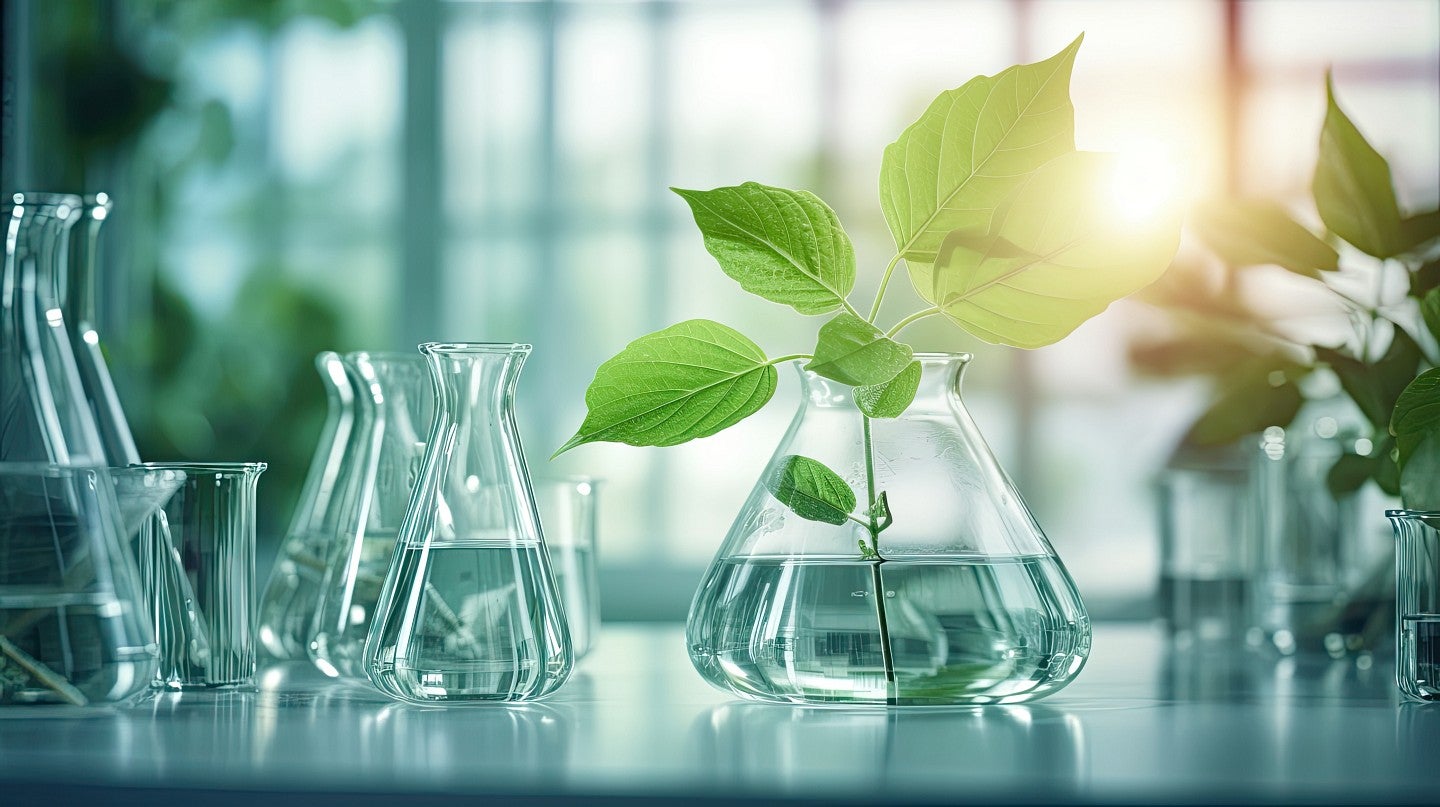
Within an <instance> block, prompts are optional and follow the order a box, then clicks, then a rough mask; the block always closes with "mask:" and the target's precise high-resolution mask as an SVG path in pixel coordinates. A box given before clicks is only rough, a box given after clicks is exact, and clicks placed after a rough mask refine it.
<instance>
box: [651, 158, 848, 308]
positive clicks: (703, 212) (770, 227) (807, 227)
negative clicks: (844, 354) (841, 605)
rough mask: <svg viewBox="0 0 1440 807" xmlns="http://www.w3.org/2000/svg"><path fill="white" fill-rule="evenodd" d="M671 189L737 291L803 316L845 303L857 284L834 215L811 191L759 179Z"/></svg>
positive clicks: (843, 236) (843, 231)
mask: <svg viewBox="0 0 1440 807" xmlns="http://www.w3.org/2000/svg"><path fill="white" fill-rule="evenodd" d="M671 190H673V191H675V193H677V194H679V195H680V197H681V198H682V199H684V200H685V201H686V203H687V204H689V205H690V212H691V213H693V214H694V215H695V224H696V226H698V227H699V228H700V232H701V233H702V234H703V235H704V237H705V249H706V250H707V251H709V253H710V254H711V255H713V256H715V260H716V261H718V262H719V263H720V268H721V269H723V270H725V274H727V275H729V276H730V277H732V278H734V279H735V280H737V281H739V283H740V287H741V288H743V289H745V290H746V291H748V292H750V293H751V294H755V295H758V296H760V297H764V298H765V299H767V300H770V301H771V302H776V303H781V304H782V305H788V306H791V307H793V308H794V309H795V310H796V311H799V312H800V313H801V314H824V313H827V312H829V311H834V310H835V309H837V308H840V307H841V306H843V305H844V304H845V297H846V295H848V294H850V289H851V288H852V287H854V285H855V250H854V248H853V247H852V246H851V245H850V237H849V236H847V235H846V234H845V230H843V229H842V228H841V227H840V220H839V219H838V218H836V216H835V212H834V211H833V210H831V209H830V208H829V207H827V206H826V205H825V203H824V202H822V201H820V199H819V198H818V197H816V196H815V195H814V194H813V193H808V192H806V191H792V190H786V189H784V188H772V187H769V186H768V185H761V184H759V183H757V182H746V183H745V184H743V185H738V186H735V187H726V188H716V189H714V190H709V191H692V190H683V189H681V188H671Z"/></svg>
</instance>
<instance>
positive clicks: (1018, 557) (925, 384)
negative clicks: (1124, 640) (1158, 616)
mask: <svg viewBox="0 0 1440 807" xmlns="http://www.w3.org/2000/svg"><path fill="white" fill-rule="evenodd" d="M917 359H919V361H920V363H921V367H922V370H921V378H920V382H919V388H918V390H917V392H916V395H915V399H914V401H913V402H912V403H911V404H910V406H909V407H908V408H907V409H906V410H905V411H904V412H903V413H902V414H901V415H900V416H899V417H897V418H891V419H873V420H872V419H868V418H865V417H863V416H862V415H861V413H860V411H859V410H858V409H857V408H856V406H855V404H854V401H853V398H852V389H851V388H850V387H848V386H845V385H842V384H837V383H835V382H833V381H830V380H828V379H825V378H822V377H820V376H818V375H815V374H813V373H810V372H807V371H805V370H804V369H803V368H800V367H799V364H798V363H797V364H796V367H797V369H799V371H800V377H801V383H802V387H803V390H802V401H801V404H800V407H799V411H798V412H797V414H796V416H795V419H794V420H793V421H792V422H791V424H790V428H789V430H788V431H787V432H786V434H785V436H784V437H783V438H782V439H781V441H780V445H779V447H778V448H777V449H776V452H775V455H774V457H773V458H772V459H771V461H770V464H769V465H768V466H767V468H766V470H765V471H764V473H763V475H762V477H761V479H760V481H759V482H758V483H757V484H756V486H755V489H754V491H753V492H752V493H751V495H750V497H749V499H748V500H747V501H746V502H745V504H744V506H743V508H742V509H741V511H740V513H739V515H738V516H737V517H736V519H735V522H734V524H733V525H732V526H731V528H730V531H729V534H728V535H727V536H726V538H725V541H724V543H723V544H722V545H721V547H720V550H719V552H718V553H717V555H716V557H715V560H714V561H713V562H712V563H711V565H710V568H709V569H708V570H707V572H706V574H705V577H704V580H703V581H702V583H701V585H700V588H699V590H698V591H697V592H696V594H695V599H694V602H693V603H692V604H691V607H690V617H689V621H688V624H687V626H686V639H687V644H688V647H689V652H690V659H691V662H692V663H693V664H694V665H695V668H696V669H697V670H698V671H699V672H700V675H701V677H703V678H704V679H705V680H707V681H708V682H710V683H711V684H713V685H715V686H716V687H718V688H720V689H723V690H725V691H728V692H731V693H733V694H736V695H740V696H742V697H746V698H751V699H755V700H765V701H781V702H790V703H811V704H878V705H963V704H982V703H1017V702H1021V701H1028V700H1033V699H1035V698H1038V697H1041V696H1043V695H1046V694H1048V693H1051V692H1054V691H1056V690H1058V689H1060V688H1061V687H1063V686H1064V685H1065V684H1067V683H1069V682H1070V681H1071V680H1072V679H1073V678H1074V677H1075V675H1076V674H1078V673H1079V671H1080V669H1081V667H1082V666H1083V665H1084V663H1085V659H1086V658H1087V656H1088V655H1089V652H1090V620H1089V618H1088V617H1087V615H1086V613H1085V609H1084V607H1083V605H1082V604H1081V602H1080V598H1079V596H1078V595H1077V593H1076V591H1075V587H1074V584H1073V582H1072V581H1071V579H1070V576H1069V574H1068V573H1067V572H1066V571H1065V568H1064V566H1063V565H1062V564H1061V563H1060V559H1059V557H1058V556H1056V554H1055V551H1054V550H1053V549H1052V548H1051V546H1050V543H1049V541H1048V540H1046V538H1045V535H1044V533H1042V532H1041V530H1040V527H1039V526H1038V525H1037V524H1036V522H1035V519H1034V518H1033V516H1031V514H1030V511H1029V510H1028V509H1027V508H1026V506H1025V504H1024V502H1023V501H1022V500H1021V498H1020V495H1019V493H1018V492H1017V491H1016V490H1015V487H1014V485H1013V484H1012V483H1011V481H1010V480H1009V478H1008V477H1007V476H1006V475H1005V473H1004V471H1002V470H1001V468H1000V466H999V465H998V464H997V463H996V461H995V458H994V456H993V455H992V454H991V453H990V449H989V448H988V447H987V446H986V444H985V441H984V439H983V438H982V437H981V436H980V432H979V430H978V429H977V428H976V426H975V423H974V421H972V420H971V418H970V415H969V413H968V412H967V411H966V409H965V406H964V403H963V402H962V400H961V397H960V381H961V376H962V374H963V372H964V370H965V367H966V366H967V365H968V362H969V360H970V357H969V355H966V354H926V355H921V356H917ZM867 445H869V446H871V447H873V455H872V456H873V466H872V465H867V463H866V462H865V447H866V446H867ZM790 455H800V456H803V457H808V458H810V459H813V460H816V461H819V462H821V463H823V464H824V465H825V466H826V467H827V468H830V469H832V470H833V471H834V472H835V473H836V474H838V475H839V476H840V477H842V478H843V479H844V481H845V482H846V483H847V484H848V485H849V486H850V488H851V489H852V490H853V491H854V492H855V495H856V500H857V502H858V508H859V509H861V510H862V511H863V510H870V509H872V508H871V502H875V503H876V504H875V507H878V508H879V509H876V510H874V512H876V513H881V512H882V511H883V510H885V509H886V505H885V504H882V502H883V503H888V513H889V515H888V516H885V517H884V518H877V520H876V523H880V522H883V521H884V520H886V519H893V522H892V523H890V525H889V526H888V527H887V528H885V529H884V530H883V531H881V532H880V536H879V539H878V549H879V557H878V558H872V557H869V553H868V552H865V551H862V549H861V547H860V545H859V544H860V543H861V541H862V540H868V539H869V537H870V533H869V529H868V527H867V526H866V525H864V524H861V523H859V522H857V521H855V520H845V521H844V522H843V523H841V524H838V525H836V524H832V523H827V522H823V521H812V520H807V519H804V518H801V517H800V516H799V515H798V514H797V513H796V512H794V511H793V510H791V509H790V508H789V507H787V506H786V505H785V504H782V503H781V502H780V501H779V500H778V499H776V498H775V496H774V495H772V493H771V484H773V483H774V481H775V480H776V479H777V478H779V477H778V476H777V475H778V474H779V473H780V469H781V468H782V467H783V465H784V464H785V463H786V462H787V459H786V458H787V457H789V456H790ZM872 467H873V472H872V471H871V470H870V469H871V468H872ZM872 474H873V480H874V481H873V484H871V483H870V482H869V481H868V480H869V479H870V478H872ZM882 493H883V498H881V494H882Z"/></svg>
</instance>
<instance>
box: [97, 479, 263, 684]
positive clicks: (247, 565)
mask: <svg viewBox="0 0 1440 807" xmlns="http://www.w3.org/2000/svg"><path fill="white" fill-rule="evenodd" d="M265 468H266V465H265V463H263V462H217V463H192V462H153V463H145V464H143V465H135V466H130V467H128V468H119V469H114V470H113V471H112V472H113V473H115V474H116V475H117V476H119V477H120V478H122V479H125V480H127V481H128V482H129V484H130V486H131V487H132V488H134V489H142V490H143V489H150V490H156V491H161V492H162V494H167V493H168V495H165V497H164V499H163V501H162V503H161V505H160V507H159V508H158V509H157V510H156V511H155V513H154V515H152V516H151V517H150V518H149V519H148V520H147V521H146V522H145V523H144V524H143V525H142V526H141V528H140V532H139V538H138V555H139V557H140V582H141V585H142V587H143V589H144V592H145V598H146V604H147V606H148V608H149V613H150V616H151V621H152V624H153V627H154V632H155V637H156V639H157V641H158V642H159V645H160V668H159V670H158V671H157V672H156V675H155V681H154V685H155V686H157V687H165V688H169V689H210V688H217V687H250V686H253V685H254V683H255V680H254V679H255V637H254V630H255V493H256V486H257V484H258V483H259V480H260V474H262V473H264V471H265ZM177 574H178V575H181V576H183V577H184V580H183V581H177V580H175V579H174V576H175V575H177ZM177 591H184V592H190V594H189V595H188V596H189V597H191V598H192V599H190V600H187V601H184V602H182V603H181V605H182V607H181V608H178V609H177V608H175V607H174V601H173V597H174V596H175V592H177Z"/></svg>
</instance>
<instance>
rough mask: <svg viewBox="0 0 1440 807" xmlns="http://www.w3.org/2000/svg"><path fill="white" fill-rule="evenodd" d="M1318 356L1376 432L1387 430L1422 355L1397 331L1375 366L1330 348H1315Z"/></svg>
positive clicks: (1404, 335)
mask: <svg viewBox="0 0 1440 807" xmlns="http://www.w3.org/2000/svg"><path fill="white" fill-rule="evenodd" d="M1315 355H1316V357H1318V358H1319V359H1320V360H1321V361H1323V362H1325V363H1326V364H1328V365H1330V369H1332V370H1334V371H1335V375H1336V376H1337V377H1339V379H1340V386H1341V387H1342V388H1343V389H1344V390H1345V394H1346V395H1349V396H1350V399H1351V400H1353V401H1354V402H1355V405H1356V406H1358V407H1360V411H1361V413H1363V414H1364V415H1365V417H1366V419H1368V420H1369V421H1370V423H1371V424H1373V425H1374V426H1375V428H1377V429H1384V428H1385V425H1386V424H1387V423H1389V422H1390V413H1391V411H1392V410H1393V409H1394V408H1395V404H1396V400H1397V399H1398V398H1399V397H1400V394H1401V391H1402V390H1404V389H1405V385H1406V384H1408V383H1409V382H1410V380H1411V379H1413V378H1414V377H1415V371H1416V370H1417V369H1418V368H1419V366H1420V360H1421V358H1422V355H1423V354H1422V353H1421V351H1420V346H1419V345H1417V344H1416V343H1415V340H1414V339H1413V338H1411V336H1410V334H1408V333H1406V332H1405V331H1404V330H1402V329H1400V328H1396V329H1395V335H1394V337H1393V338H1392V339H1391V340H1390V347H1389V348H1388V349H1386V351H1385V355H1383V356H1381V357H1380V358H1379V359H1378V360H1376V361H1375V362H1374V363H1373V364H1366V363H1365V362H1362V361H1360V360H1358V359H1355V358H1354V357H1351V356H1347V355H1345V354H1343V353H1341V352H1339V351H1337V350H1334V349H1332V348H1327V347H1316V348H1315Z"/></svg>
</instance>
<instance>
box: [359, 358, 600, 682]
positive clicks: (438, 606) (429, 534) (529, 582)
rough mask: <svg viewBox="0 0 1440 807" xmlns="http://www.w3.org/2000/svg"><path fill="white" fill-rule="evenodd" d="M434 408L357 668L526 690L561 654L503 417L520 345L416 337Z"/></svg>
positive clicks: (509, 409) (383, 676)
mask: <svg viewBox="0 0 1440 807" xmlns="http://www.w3.org/2000/svg"><path fill="white" fill-rule="evenodd" d="M420 352H421V353H423V354H424V355H425V356H426V358H427V359H428V360H429V363H430V372H431V374H432V377H433V379H434V383H435V397H436V399H437V401H438V403H439V410H438V413H437V414H436V416H435V426H434V428H433V429H432V430H431V432H430V443H429V445H428V446H427V447H426V450H425V459H424V463H423V465H422V466H421V470H420V479H419V482H418V483H417V485H416V489H415V493H414V495H413V497H412V498H411V501H410V507H409V509H408V510H407V511H406V514H405V522H404V524H403V525H402V526H401V528H400V536H399V539H398V541H397V546H396V549H395V559H394V561H393V562H392V564H391V566H390V571H389V573H388V574H387V575H386V578H385V591H384V595H383V596H382V598H381V600H380V606H379V609H378V615H377V616H376V619H375V623H374V625H373V626H372V627H371V630H370V637H369V641H368V642H367V643H366V647H365V656H366V665H365V666H366V672H367V673H368V674H369V676H370V680H371V681H372V682H373V683H374V684H375V685H376V686H377V687H379V688H380V690H381V691H382V692H384V693H386V694H387V695H390V696H391V697H394V698H398V699H400V700H404V701H409V702H412V703H431V704H463V703H483V702H487V701H521V700H532V699H535V698H539V697H542V696H544V695H547V694H549V693H551V692H553V691H554V690H555V689H556V688H558V687H559V686H560V685H561V684H563V683H564V682H565V680H566V679H567V678H569V677H570V671H571V669H572V667H573V664H574V657H573V651H572V649H571V645H570V633H569V630H568V628H567V627H566V624H565V614H564V611H563V609H562V606H561V605H560V596H559V593H558V590H557V589H556V586H555V578H554V575H553V573H552V571H551V569H550V562H549V559H548V557H547V555H546V552H545V546H544V543H543V541H542V539H541V532H540V520H539V518H538V516H537V515H536V512H535V500H534V497H533V495H532V493H531V489H530V476H529V472H528V471H527V470H526V467H525V459H524V456H523V454H522V453H521V450H520V438H519V434H518V432H517V430H516V427H515V414H514V404H513V399H514V391H515V383H516V381H517V380H518V378H519V375H520V367H521V365H522V364H523V363H524V361H525V357H526V356H528V355H529V353H530V346H529V345H515V344H477V343H462V344H437V343H426V344H423V345H421V346H420Z"/></svg>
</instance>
